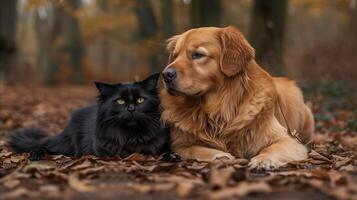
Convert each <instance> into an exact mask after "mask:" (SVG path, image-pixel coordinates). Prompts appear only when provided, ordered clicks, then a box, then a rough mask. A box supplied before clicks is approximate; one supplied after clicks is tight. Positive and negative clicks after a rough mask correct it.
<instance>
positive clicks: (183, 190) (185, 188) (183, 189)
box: [176, 181, 195, 197]
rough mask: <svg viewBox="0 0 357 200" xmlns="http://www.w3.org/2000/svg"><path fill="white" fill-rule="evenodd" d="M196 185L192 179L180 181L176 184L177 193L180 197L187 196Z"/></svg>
mask: <svg viewBox="0 0 357 200" xmlns="http://www.w3.org/2000/svg"><path fill="white" fill-rule="evenodd" d="M194 187H195V185H194V184H193V183H192V182H190V181H182V182H179V183H178V184H177V186H176V193H177V194H178V196H180V197H187V196H188V195H189V194H190V193H191V191H192V190H193V189H194Z"/></svg>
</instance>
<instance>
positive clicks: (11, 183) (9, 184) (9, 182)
mask: <svg viewBox="0 0 357 200" xmlns="http://www.w3.org/2000/svg"><path fill="white" fill-rule="evenodd" d="M3 184H4V186H5V187H6V188H8V189H13V188H15V187H16V186H18V185H19V184H20V181H19V180H17V179H10V180H7V181H5V182H4V183H3Z"/></svg>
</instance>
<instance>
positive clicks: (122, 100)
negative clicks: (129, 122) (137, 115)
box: [117, 99, 125, 105]
mask: <svg viewBox="0 0 357 200" xmlns="http://www.w3.org/2000/svg"><path fill="white" fill-rule="evenodd" d="M117 103H118V104H120V105H123V104H125V100H124V99H118V100H117Z"/></svg>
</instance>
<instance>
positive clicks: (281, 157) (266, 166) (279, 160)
mask: <svg viewBox="0 0 357 200" xmlns="http://www.w3.org/2000/svg"><path fill="white" fill-rule="evenodd" d="M306 158H307V149H306V147H305V146H304V145H302V144H300V143H299V142H297V141H296V140H295V139H293V138H290V137H284V138H281V139H279V140H278V141H277V142H275V143H273V144H272V145H270V146H268V147H266V148H264V149H263V150H262V151H261V152H260V153H259V154H258V155H257V156H255V157H253V158H252V159H251V161H250V163H249V167H250V168H251V169H263V170H272V169H276V168H278V167H280V166H283V165H285V164H287V163H288V162H291V161H295V160H304V159H306Z"/></svg>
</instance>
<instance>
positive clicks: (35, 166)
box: [23, 160, 56, 172]
mask: <svg viewBox="0 0 357 200" xmlns="http://www.w3.org/2000/svg"><path fill="white" fill-rule="evenodd" d="M55 167H56V163H55V162H53V161H46V160H41V161H33V162H30V163H29V164H28V165H26V166H25V167H24V169H23V171H24V172H30V171H43V170H50V169H54V168H55Z"/></svg>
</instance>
